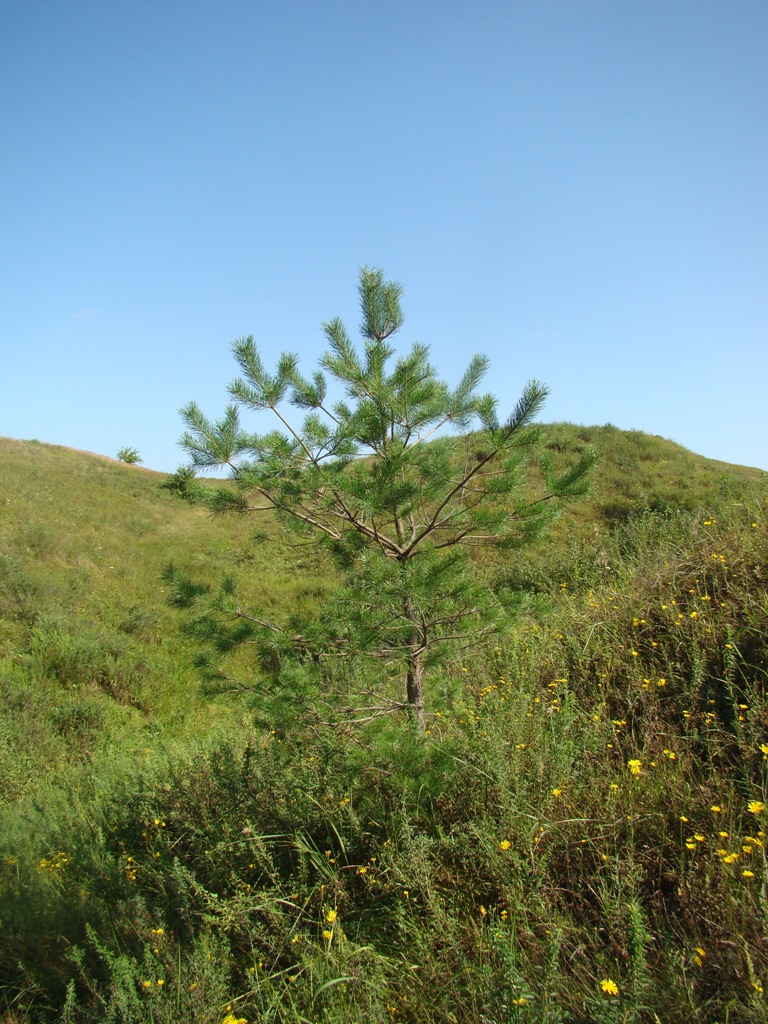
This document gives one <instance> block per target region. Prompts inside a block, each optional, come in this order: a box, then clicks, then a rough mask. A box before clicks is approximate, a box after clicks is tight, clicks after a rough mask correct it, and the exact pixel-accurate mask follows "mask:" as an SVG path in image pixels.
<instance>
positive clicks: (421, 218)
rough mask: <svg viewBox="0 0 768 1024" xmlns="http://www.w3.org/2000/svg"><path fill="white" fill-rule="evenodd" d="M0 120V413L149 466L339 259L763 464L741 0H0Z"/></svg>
mask: <svg viewBox="0 0 768 1024" xmlns="http://www.w3.org/2000/svg"><path fill="white" fill-rule="evenodd" d="M0 133H1V134H0V138H2V146H1V149H0V174H1V178H0V181H1V183H2V189H1V190H0V214H1V220H0V223H2V234H3V246H2V253H1V254H0V355H1V356H2V361H1V362H0V434H2V435H5V436H10V437H20V438H33V437H34V438H37V439H39V440H40V441H47V442H52V443H55V444H62V445H71V446H74V447H76V448H84V449H88V450H90V451H95V452H99V453H102V454H106V455H114V454H115V452H116V451H117V449H118V448H119V447H120V446H122V445H131V446H134V447H136V448H138V449H139V451H140V452H141V455H142V456H143V459H144V463H145V465H147V466H149V467H150V468H153V469H161V470H173V469H175V468H176V467H177V466H178V465H179V464H180V463H182V462H183V461H184V458H183V453H182V452H181V450H180V449H179V448H178V447H177V440H178V437H179V435H180V433H181V431H182V423H181V421H180V418H179V416H178V409H179V407H180V406H182V405H183V404H185V403H186V402H188V401H189V400H191V399H194V400H196V401H197V402H199V403H200V404H201V405H202V407H203V409H204V410H205V411H206V412H207V413H208V414H209V415H218V414H219V413H221V412H222V411H223V409H224V406H225V404H226V385H227V383H228V382H229V380H230V379H231V378H232V377H233V376H234V375H235V370H236V368H235V365H234V362H233V360H232V356H231V353H230V344H231V342H232V341H233V340H234V339H235V338H238V337H241V336H243V335H246V334H254V335H255V337H256V339H257V341H258V342H259V344H260V345H261V347H262V349H263V351H264V353H265V356H266V357H267V358H268V359H271V358H272V357H274V356H276V355H277V353H279V351H281V350H282V349H289V350H293V351H297V352H299V353H300V354H301V355H302V357H303V365H304V367H305V368H306V369H307V370H310V369H314V360H315V358H316V357H317V355H318V354H319V353H320V352H321V351H322V349H323V347H324V344H323V337H322V334H321V331H320V323H321V322H322V321H323V320H327V319H330V318H331V317H333V316H336V315H341V316H342V317H344V318H345V320H346V321H347V324H348V326H349V328H350V329H354V328H356V326H357V324H358V322H359V316H358V310H357V295H356V283H357V268H358V267H359V266H360V265H361V264H368V265H371V266H380V267H382V268H384V270H385V271H386V272H387V274H388V275H389V276H391V277H394V278H396V279H397V280H399V281H401V282H402V284H403V285H404V287H405V298H404V306H405V313H406V325H405V327H404V329H403V333H402V336H401V342H402V344H404V345H405V344H408V343H410V342H411V341H413V340H418V341H422V342H425V343H427V344H429V345H431V347H432V356H433V361H434V362H435V363H436V365H437V367H438V368H439V370H440V371H441V372H442V374H443V375H444V376H445V377H446V378H447V379H449V380H455V379H456V378H457V377H458V375H459V374H460V372H461V370H462V369H463V367H464V365H465V364H466V362H467V360H468V359H469V357H470V356H471V355H472V354H473V353H474V352H483V353H485V354H487V355H488V356H489V357H490V358H491V361H492V368H493V369H492V375H491V378H490V381H489V383H490V387H491V389H492V390H494V391H495V393H496V394H497V395H498V396H499V398H500V400H501V409H502V410H504V409H507V408H509V409H511V407H512V405H513V404H514V402H515V400H516V399H517V397H518V394H519V391H520V389H521V387H522V385H523V384H524V383H525V382H526V381H527V380H528V379H530V378H532V377H536V378H538V379H540V380H543V381H545V382H546V383H547V384H549V385H550V387H551V389H552V396H551V398H550V400H549V403H548V406H547V409H546V413H545V417H544V418H545V419H546V420H570V421H573V422H577V423H585V424H592V423H597V424H602V423H606V422H612V423H614V424H616V425H617V426H619V427H623V428H637V429H640V430H644V431H647V432H649V433H653V434H661V435H662V436H664V437H669V438H672V439H673V440H675V441H677V442H679V443H680V444H683V445H685V446H686V447H687V448H690V449H692V450H694V451H696V452H698V453H700V454H702V455H706V456H709V457H711V458H716V459H723V460H726V461H729V462H735V463H741V464H745V465H753V466H758V467H761V468H762V469H766V470H768V400H766V389H767V387H768V330H767V328H768V3H766V0H499V2H495V0H475V2H474V3H471V4H470V3H469V2H467V0H463V2H451V0H444V2H437V0H424V2H419V0H407V2H405V0H393V2H390V3H388V4H374V3H366V2H361V0H357V2H354V3H353V2H351V0H350V2H347V0H338V2H333V0H280V2H278V0H217V2H215V3H214V2H212V0H186V2H181V0H163V2H158V0H151V2H149V0H130V2H117V0H114V2H107V0H5V2H4V3H3V4H2V7H1V8H0ZM263 426H264V428H266V424H263ZM270 426H271V425H270ZM251 429H260V427H259V425H258V421H253V422H252V423H251Z"/></svg>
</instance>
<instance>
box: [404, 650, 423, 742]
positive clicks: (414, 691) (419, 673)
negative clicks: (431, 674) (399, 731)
mask: <svg viewBox="0 0 768 1024" xmlns="http://www.w3.org/2000/svg"><path fill="white" fill-rule="evenodd" d="M423 677H424V665H423V664H422V655H421V654H414V653H411V656H410V658H409V661H408V673H407V675H406V680H405V689H406V694H407V697H408V705H409V707H410V709H411V712H412V714H413V716H414V718H415V720H416V726H417V728H418V730H419V732H424V730H425V729H426V720H425V718H424V691H423V689H422V681H423Z"/></svg>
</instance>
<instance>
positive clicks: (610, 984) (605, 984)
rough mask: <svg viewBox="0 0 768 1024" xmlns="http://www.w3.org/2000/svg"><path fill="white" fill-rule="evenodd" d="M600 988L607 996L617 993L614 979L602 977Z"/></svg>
mask: <svg viewBox="0 0 768 1024" xmlns="http://www.w3.org/2000/svg"><path fill="white" fill-rule="evenodd" d="M600 988H601V989H602V990H603V992H605V994H606V995H607V996H617V995H618V994H619V986H618V985H617V984H616V982H615V981H611V979H610V978H603V980H602V981H601V982H600Z"/></svg>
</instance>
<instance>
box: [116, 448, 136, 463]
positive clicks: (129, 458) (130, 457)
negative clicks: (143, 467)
mask: <svg viewBox="0 0 768 1024" xmlns="http://www.w3.org/2000/svg"><path fill="white" fill-rule="evenodd" d="M117 458H118V459H119V460H120V462H127V463H128V465H129V466H135V465H136V464H137V463H139V462H141V456H140V455H139V451H138V449H137V448H128V447H124V448H121V449H120V450H119V451H118V453H117Z"/></svg>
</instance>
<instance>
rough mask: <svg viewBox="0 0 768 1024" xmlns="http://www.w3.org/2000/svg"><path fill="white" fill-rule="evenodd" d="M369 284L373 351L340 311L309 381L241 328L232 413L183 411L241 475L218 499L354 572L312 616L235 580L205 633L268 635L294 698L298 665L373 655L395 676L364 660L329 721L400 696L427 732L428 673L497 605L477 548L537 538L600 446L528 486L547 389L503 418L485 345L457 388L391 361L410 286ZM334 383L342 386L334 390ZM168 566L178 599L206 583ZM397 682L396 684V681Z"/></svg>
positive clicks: (206, 461)
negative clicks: (271, 357)
mask: <svg viewBox="0 0 768 1024" xmlns="http://www.w3.org/2000/svg"><path fill="white" fill-rule="evenodd" d="M359 294H360V302H361V308H362V324H361V328H360V330H361V334H362V337H363V339H364V343H363V345H362V348H361V349H360V348H358V347H356V346H355V345H354V344H353V342H352V340H351V339H350V337H349V335H348V333H347V331H346V329H345V327H344V324H343V323H342V322H341V320H339V319H335V320H331V321H330V322H328V323H325V324H324V325H323V330H324V332H325V336H326V339H327V342H328V351H327V352H326V353H325V354H324V355H323V356H322V357H321V359H320V369H319V370H318V371H317V372H315V373H313V374H312V376H311V377H309V378H308V377H304V376H303V375H302V374H301V372H300V370H299V361H298V358H297V357H296V356H295V355H293V354H290V353H284V354H283V355H282V356H281V357H280V359H279V360H278V362H277V366H276V368H275V370H274V372H271V373H270V372H269V371H268V370H267V369H266V367H265V366H264V364H263V362H262V359H261V356H260V354H259V351H258V348H257V346H256V344H255V343H254V340H253V338H252V337H248V338H245V339H242V340H239V341H237V342H235V344H234V346H233V351H234V354H235V358H236V360H237V363H238V365H239V367H240V371H241V376H240V377H239V378H238V379H236V380H235V381H234V382H233V383H232V384H231V385H230V387H229V393H230V396H231V398H232V404H230V405H229V406H228V407H227V409H226V411H225V414H224V416H223V418H222V419H220V420H218V421H215V422H212V421H210V420H209V419H207V418H206V417H205V416H204V415H203V413H202V412H201V410H200V409H199V408H198V406H197V405H196V404H194V403H190V404H189V405H188V406H186V407H185V408H184V409H183V410H182V415H183V417H184V419H185V421H186V424H187V428H188V429H187V432H186V433H185V434H184V436H183V438H182V440H181V444H182V447H183V448H184V449H185V450H186V452H187V454H188V455H189V457H190V459H191V461H192V464H193V466H194V467H195V468H196V469H202V470H210V469H220V468H221V467H229V470H230V472H231V476H232V479H233V482H234V488H224V489H221V488H220V489H218V490H215V491H212V492H210V493H209V497H208V503H209V505H210V507H211V508H212V510H213V511H214V512H217V513H226V512H240V513H246V512H258V511H271V512H274V513H276V514H277V516H278V517H279V518H280V519H281V520H283V521H284V523H286V524H287V525H290V526H293V527H295V528H298V529H299V530H301V531H302V532H305V533H309V534H312V535H315V536H317V537H319V538H322V539H323V541H324V542H325V543H326V544H327V546H328V547H329V548H330V550H331V552H332V554H333V556H334V557H335V558H336V560H337V562H338V564H339V566H340V567H341V568H342V570H343V574H344V581H345V582H344V583H343V584H342V585H341V586H340V587H339V589H338V591H337V592H336V593H335V595H334V597H333V599H332V600H331V601H330V602H329V603H328V604H327V606H326V609H325V611H324V613H323V614H322V615H321V616H319V617H318V618H317V619H316V620H315V621H314V622H312V623H302V624H298V623H296V622H292V623H288V624H286V623H283V624H278V623H274V622H270V621H267V620H266V619H264V618H263V617H262V616H260V615H258V614H254V613H252V612H250V611H245V610H244V609H242V608H240V606H239V603H238V601H237V596H236V588H235V585H234V583H233V582H232V581H226V582H225V584H224V586H223V587H222V590H221V592H220V594H219V596H218V598H217V599H216V600H215V601H214V602H213V603H211V602H210V601H209V603H208V605H207V606H206V610H205V612H204V613H203V614H201V615H199V616H198V618H197V619H196V620H195V622H196V625H195V626H194V627H193V628H194V630H195V631H196V633H197V635H199V636H200V637H201V639H203V640H208V641H210V642H213V643H214V644H215V645H216V646H217V647H218V649H219V651H220V652H222V651H227V650H231V649H232V648H235V647H238V646H240V645H242V644H244V643H248V644H252V645H255V646H256V647H257V648H260V649H261V653H262V667H264V666H266V665H272V667H273V669H275V671H274V672H273V675H274V676H275V687H276V689H277V691H279V694H280V696H281V697H282V699H284V700H287V701H289V702H290V701H292V700H294V701H298V700H301V699H303V700H305V701H306V699H307V696H306V694H307V691H306V686H305V689H304V692H303V694H300V692H299V691H300V689H301V687H300V686H299V683H298V680H299V678H301V679H302V680H303V684H302V685H305V684H306V679H307V673H306V672H305V673H304V674H302V673H300V672H298V671H294V672H293V675H292V674H291V672H290V671H288V668H287V666H288V663H289V662H292V663H293V666H294V669H296V666H297V665H299V664H300V663H302V662H303V663H304V664H305V665H311V666H314V669H316V670H317V671H320V672H322V666H323V665H324V664H327V663H328V662H329V659H332V658H338V657H341V658H346V659H349V657H350V656H351V655H352V656H355V657H356V658H359V657H368V658H373V659H376V661H377V663H378V665H379V666H380V672H379V673H377V675H378V676H380V677H381V678H382V679H383V680H384V682H382V684H380V685H379V684H376V685H372V684H371V683H370V677H371V674H370V673H369V674H368V677H367V678H368V680H369V682H368V683H367V684H364V685H362V686H360V687H359V688H358V702H357V705H356V706H346V705H345V704H344V702H343V701H342V703H341V704H340V705H338V706H337V707H335V708H333V709H331V713H330V716H328V715H326V716H325V717H326V718H328V717H330V718H335V719H336V720H342V719H344V718H345V717H348V718H351V719H352V720H356V721H366V720H369V719H371V718H375V717H377V716H379V715H382V714H386V713H388V712H390V711H394V710H398V709H405V710H407V711H409V712H410V714H411V715H412V717H413V718H414V720H415V722H416V724H417V726H418V728H419V729H420V730H422V731H423V730H424V727H425V673H426V672H427V670H428V668H429V667H430V666H432V665H433V664H435V663H436V662H437V661H439V659H440V658H441V656H444V655H445V654H446V653H447V652H449V651H450V652H456V651H458V650H461V649H464V648H469V647H473V646H475V645H477V644H479V643H482V642H483V641H484V640H485V639H486V638H487V637H488V636H489V635H490V634H491V633H492V632H493V631H494V630H495V629H497V628H498V625H499V623H500V621H501V619H502V617H503V609H502V608H501V606H500V604H499V602H498V601H497V599H496V598H495V596H494V594H493V593H492V592H491V590H490V589H489V588H488V587H486V586H483V585H481V583H480V581H479V580H478V579H477V578H476V576H475V574H474V573H473V570H472V564H471V561H470V559H469V557H468V552H469V549H470V548H471V547H472V546H473V545H484V544H496V545H498V544H510V545H511V544H518V543H520V542H521V540H524V539H525V538H526V537H529V536H531V535H532V534H533V533H535V532H536V531H537V530H538V529H539V528H541V527H542V526H543V525H544V523H545V522H546V520H547V518H548V516H547V513H548V511H551V510H552V509H553V507H554V505H555V503H556V501H557V500H558V499H563V498H570V497H574V496H576V495H579V494H582V493H584V491H585V490H586V489H587V486H588V476H589V472H590V470H591V468H592V466H593V465H594V463H595V461H596V458H597V457H596V455H595V454H594V453H593V452H590V451H588V452H586V453H585V454H584V455H583V456H582V458H581V459H580V461H579V462H578V463H576V464H575V465H574V466H572V467H571V468H570V469H568V470H567V471H566V472H565V473H562V474H560V475H556V474H554V473H553V472H552V471H551V468H550V467H549V466H548V465H547V464H546V462H541V466H542V470H543V480H544V484H543V489H542V490H541V492H540V493H539V494H537V495H536V496H531V494H530V491H529V489H528V487H527V486H526V484H525V476H524V470H525V467H526V465H528V464H529V463H530V462H531V460H532V459H533V458H535V457H536V455H537V453H538V452H539V451H540V449H541V440H542V429H541V428H540V427H538V426H536V425H534V424H533V421H534V420H535V418H536V417H537V415H538V414H539V412H540V411H541V409H542V406H543V404H544V401H545V399H546V396H547V394H548V389H547V388H546V387H545V386H544V385H543V384H541V383H539V382H537V381H531V382H529V383H528V384H527V385H526V386H525V388H524V389H523V392H522V395H521V396H520V399H519V400H518V402H517V404H516V406H515V408H514V409H513V411H512V413H511V415H509V416H508V418H507V419H505V420H503V421H500V420H499V418H498V415H497V400H496V399H495V398H494V397H493V396H492V395H490V394H481V393H479V390H478V389H479V387H480V385H481V383H482V380H483V378H484V377H485V375H486V373H487V371H488V366H489V364H488V360H487V359H486V358H485V357H484V356H480V355H476V356H474V357H473V358H472V359H471V361H470V363H469V366H468V367H467V369H466V371H465V372H464V374H463V376H462V377H461V379H460V380H459V382H458V384H457V386H456V387H455V388H453V389H451V388H449V387H448V385H447V384H446V383H444V382H443V381H441V380H440V379H439V378H438V377H437V375H436V371H435V369H434V367H433V366H432V364H431V363H430V361H429V349H428V348H427V346H425V345H422V344H414V345H413V346H412V347H411V349H410V351H409V352H407V353H406V354H405V355H402V356H400V357H399V358H397V357H396V354H395V349H394V347H393V346H392V344H391V340H390V339H391V338H392V337H393V335H394V334H395V333H396V332H397V331H398V330H399V329H400V328H401V326H402V324H403V314H402V309H401V294H402V289H401V287H400V285H398V284H396V283H394V282H392V281H387V280H386V279H385V277H384V274H383V273H382V271H381V270H376V269H374V270H371V269H367V268H363V269H362V270H361V272H360V283H359ZM329 382H330V383H331V386H332V387H333V388H335V389H337V390H338V391H339V392H340V394H339V397H338V398H337V399H335V400H332V399H330V398H329V397H328V385H329ZM289 407H293V409H294V410H297V411H298V412H299V414H300V415H299V416H298V418H293V417H292V416H291V415H290V411H289ZM241 409H244V410H249V411H254V412H268V413H270V414H271V415H272V416H273V417H274V418H275V419H276V420H277V423H278V426H277V429H274V430H272V431H271V432H269V433H265V434H250V433H247V432H246V431H245V430H244V429H243V427H242V426H241V423H240V410H241ZM167 578H168V580H169V581H170V582H171V583H172V584H173V585H174V588H175V591H174V592H175V595H176V601H177V603H179V604H192V603H195V601H198V600H199V599H200V597H201V595H202V594H203V593H204V591H205V588H198V587H196V586H195V585H194V584H192V583H191V582H190V581H189V580H188V579H187V578H186V577H184V576H183V574H181V573H178V572H175V571H174V570H172V569H171V570H169V573H168V577H167ZM317 666H320V668H319V669H317ZM314 669H313V670H314ZM278 677H279V682H278V681H277V678H278ZM393 678H394V679H399V683H397V692H393V691H392V688H391V686H388V685H387V680H391V679H393ZM291 679H292V680H293V690H292V689H291V682H290V680H291ZM313 693H314V696H315V699H317V700H320V699H322V700H323V701H325V702H326V704H327V703H328V689H327V687H326V686H324V685H322V684H319V683H316V685H315V689H314V691H313ZM315 711H316V712H317V709H315ZM320 717H322V716H320Z"/></svg>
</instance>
